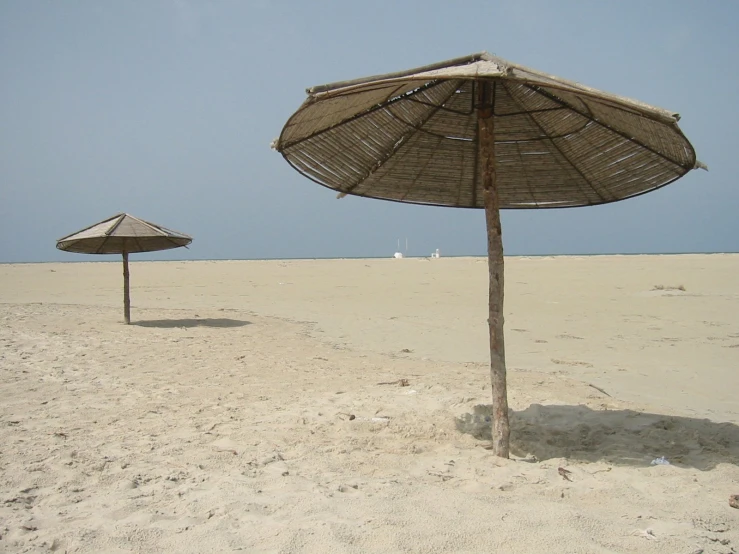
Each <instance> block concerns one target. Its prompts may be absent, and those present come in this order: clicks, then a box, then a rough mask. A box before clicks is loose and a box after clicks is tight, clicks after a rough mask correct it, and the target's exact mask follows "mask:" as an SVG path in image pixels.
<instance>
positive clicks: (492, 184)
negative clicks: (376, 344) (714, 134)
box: [273, 53, 705, 457]
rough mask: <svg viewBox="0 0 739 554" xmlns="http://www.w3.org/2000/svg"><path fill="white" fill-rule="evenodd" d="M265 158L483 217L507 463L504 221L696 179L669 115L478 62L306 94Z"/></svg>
mask: <svg viewBox="0 0 739 554" xmlns="http://www.w3.org/2000/svg"><path fill="white" fill-rule="evenodd" d="M307 93H308V98H307V99H306V100H305V102H304V103H303V105H302V106H301V107H300V109H298V111H297V112H296V113H295V114H294V115H293V116H292V117H291V118H290V119H289V120H288V122H287V124H286V125H285V127H284V128H283V130H282V133H281V135H280V137H279V139H277V141H276V142H275V143H274V144H273V146H274V148H276V149H277V150H278V151H280V152H281V153H282V155H283V156H284V157H285V159H286V160H287V161H288V163H289V164H290V165H292V166H293V167H294V168H295V169H296V170H297V171H299V172H300V173H302V174H304V175H305V176H307V177H309V178H310V179H312V180H314V181H316V182H317V183H319V184H321V185H324V186H326V187H328V188H331V189H334V190H337V191H339V193H340V194H339V197H342V196H344V195H346V194H353V195H357V196H367V197H372V198H381V199H385V200H394V201H397V202H410V203H415V204H429V205H434V206H452V207H460V208H484V209H485V217H486V222H487V232H488V261H489V268H490V318H489V325H490V355H491V378H492V387H493V420H494V423H493V443H494V445H493V451H494V452H495V453H496V454H497V455H499V456H505V457H507V456H508V452H509V440H508V438H509V434H510V430H509V425H508V400H507V394H506V373H505V350H504V342H503V243H502V240H501V228H500V214H499V211H500V209H501V208H504V209H506V208H507V209H522V208H566V207H576V206H593V205H596V204H605V203H608V202H615V201H617V200H623V199H625V198H631V197H634V196H638V195H640V194H644V193H646V192H649V191H652V190H655V189H658V188H660V187H662V186H664V185H667V184H669V183H671V182H673V181H675V180H676V179H679V178H680V177H682V176H683V175H685V174H686V173H687V172H688V171H690V170H691V169H694V168H696V167H704V168H705V166H703V164H701V163H700V162H698V161H697V160H696V156H695V151H694V150H693V147H692V146H691V145H690V143H689V142H688V140H687V139H686V138H685V136H684V135H683V133H682V132H681V131H680V129H679V128H678V126H677V121H678V119H679V117H678V116H677V115H676V114H673V113H672V112H668V111H665V110H662V109H660V108H655V107H653V106H648V105H647V104H643V103H641V102H637V101H635V100H630V99H628V98H623V97H621V96H616V95H613V94H608V93H605V92H601V91H599V90H595V89H592V88H589V87H586V86H583V85H580V84H578V83H574V82H572V81H565V80H564V79H560V78H558V77H553V76H551V75H547V74H545V73H541V72H539V71H535V70H533V69H528V68H525V67H522V66H520V65H517V64H514V63H511V62H508V61H506V60H503V59H501V58H498V57H495V56H491V55H490V54H487V53H481V54H475V55H472V56H468V57H465V58H459V59H455V60H450V61H447V62H442V63H439V64H434V65H430V66H426V67H421V68H417V69H411V70H409V71H403V72H399V73H391V74H388V75H381V76H375V77H368V78H364V79H358V80H354V81H345V82H340V83H334V84H330V85H324V86H318V87H313V88H310V89H308V90H307Z"/></svg>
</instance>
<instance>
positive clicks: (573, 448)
mask: <svg viewBox="0 0 739 554" xmlns="http://www.w3.org/2000/svg"><path fill="white" fill-rule="evenodd" d="M490 414H491V406H490V405H478V406H475V407H474V408H473V411H472V413H467V414H463V415H461V416H460V417H457V418H455V424H456V427H457V430H458V431H459V432H461V433H466V434H470V435H472V436H474V437H475V438H477V439H479V440H486V441H487V440H491V417H490ZM510 424H511V453H512V454H514V455H516V456H521V457H525V456H529V455H533V456H535V457H536V458H537V459H538V460H540V461H541V460H547V459H550V458H569V459H571V460H579V461H584V462H606V463H610V464H614V465H632V466H639V467H645V466H649V465H650V462H651V461H652V460H653V459H655V458H659V457H661V456H664V457H665V458H667V460H668V461H670V463H672V464H674V465H677V466H678V467H692V468H695V469H699V470H703V471H706V470H710V469H713V468H714V467H715V466H716V465H717V464H720V463H731V464H738V463H739V426H737V425H735V424H733V423H716V422H713V421H710V420H708V419H696V418H690V417H680V416H670V415H663V414H652V413H647V412H637V411H634V410H592V409H590V408H588V407H587V406H568V405H541V404H532V405H531V406H529V407H528V408H526V409H525V410H521V411H518V412H516V411H513V410H511V412H510Z"/></svg>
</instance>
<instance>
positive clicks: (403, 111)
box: [274, 52, 702, 209]
mask: <svg viewBox="0 0 739 554" xmlns="http://www.w3.org/2000/svg"><path fill="white" fill-rule="evenodd" d="M483 83H485V84H488V85H489V86H490V88H491V91H490V94H491V98H490V105H491V107H492V117H493V122H492V124H493V127H494V128H495V158H496V159H495V163H496V182H497V189H498V195H499V202H500V207H501V208H504V209H505V208H564V207H574V206H591V205H595V204H603V203H607V202H613V201H616V200H623V199H625V198H630V197H633V196H637V195H640V194H644V193H646V192H649V191H652V190H655V189H657V188H660V187H662V186H664V185H666V184H668V183H671V182H673V181H674V180H676V179H678V178H679V177H681V176H683V175H684V174H685V173H687V172H688V171H690V170H691V169H693V168H695V167H696V166H700V165H702V164H700V163H699V162H697V161H696V155H695V151H694V150H693V147H692V146H691V145H690V142H688V140H687V139H686V138H685V136H684V135H683V133H682V132H681V131H680V129H679V128H678V126H677V121H678V119H679V116H678V115H677V114H675V113H673V112H669V111H666V110H663V109H660V108H656V107H653V106H649V105H647V104H644V103H641V102H638V101H635V100H631V99H628V98H624V97H622V96H617V95H614V94H609V93H606V92H602V91H599V90H596V89H593V88H590V87H586V86H584V85H581V84H578V83H575V82H572V81H567V80H564V79H560V78H558V77H554V76H552V75H547V74H545V73H542V72H540V71H536V70H533V69H529V68H526V67H523V66H520V65H517V64H515V63H512V62H509V61H506V60H503V59H501V58H498V57H496V56H492V55H490V54H487V53H485V52H483V53H480V54H474V55H472V56H467V57H464V58H458V59H454V60H450V61H447V62H442V63H439V64H434V65H430V66H426V67H421V68H417V69H411V70H408V71H403V72H399V73H392V74H388V75H381V76H376V77H368V78H364V79H358V80H354V81H344V82H340V83H334V84H330V85H324V86H317V87H313V88H310V89H308V90H307V93H308V98H307V100H306V101H305V102H304V104H303V105H302V106H301V107H300V109H299V110H298V111H297V112H296V113H295V114H294V115H293V116H292V117H291V118H290V120H289V121H288V122H287V124H286V125H285V127H284V129H283V130H282V133H281V135H280V137H279V139H278V140H277V142H276V143H275V145H274V146H275V148H276V149H277V150H279V151H280V152H281V153H282V154H283V156H284V157H285V159H286V160H287V161H288V162H289V163H290V164H291V165H292V166H293V167H294V168H295V169H296V170H298V171H299V172H301V173H303V174H304V175H306V176H307V177H309V178H311V179H313V180H314V181H317V182H318V183H320V184H322V185H324V186H327V187H329V188H331V189H334V190H337V191H339V192H340V193H343V194H353V195H357V196H368V197H372V198H382V199H386V200H395V201H400V202H410V203H418V204H431V205H440V206H454V207H465V208H483V207H484V202H483V188H484V186H483V182H482V181H483V179H482V175H481V173H480V172H481V166H480V164H479V150H478V140H477V134H478V113H477V112H478V107H479V106H480V90H481V87H482V84H483Z"/></svg>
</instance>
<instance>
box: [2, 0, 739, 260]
mask: <svg viewBox="0 0 739 554" xmlns="http://www.w3.org/2000/svg"><path fill="white" fill-rule="evenodd" d="M738 22H739V3H735V2H730V1H728V0H726V1H719V0H716V1H708V2H700V3H699V2H689V1H683V0H675V1H650V2H643V1H633V0H625V1H621V2H587V1H584V0H583V1H562V2H556V3H555V2H549V1H548V0H503V1H495V0H486V1H481V0H470V1H467V2H464V1H463V2H449V1H445V2H441V1H435V0H429V1H424V2H416V1H414V2H404V1H401V0H397V1H394V2H390V1H383V0H379V1H376V2H355V1H352V0H343V1H325V0H314V1H312V2H303V1H300V0H295V1H279V0H272V1H268V0H239V1H237V0H212V1H208V0H200V1H197V0H149V1H145V2H144V1H142V2H124V1H120V0H119V1H110V2H99V1H97V0H65V1H64V2H53V1H51V0H5V1H3V2H0V262H21V261H73V260H87V261H92V260H93V259H95V258H92V257H90V256H84V255H73V254H68V253H65V252H59V251H57V250H56V249H55V240H56V239H57V238H59V237H61V236H64V235H67V234H69V233H71V232H74V231H76V230H78V229H80V228H82V227H85V226H88V225H91V224H92V223H95V222H97V221H99V220H102V219H104V218H106V217H109V216H111V215H113V214H116V213H119V212H124V211H125V212H129V213H132V214H133V215H136V216H138V217H141V218H143V219H147V220H150V221H153V222H156V223H158V224H161V225H164V226H167V227H171V228H173V229H177V230H179V231H182V232H185V233H188V234H190V235H192V236H193V237H194V241H193V244H192V245H191V247H190V249H189V250H185V249H177V250H173V251H169V252H160V253H154V254H148V255H140V256H137V259H221V258H228V259H249V258H284V257H300V258H312V257H362V256H367V257H373V256H391V255H392V254H393V252H394V251H395V249H396V246H397V240H398V239H400V240H401V243H402V246H403V248H404V244H405V238H406V237H407V238H408V243H409V249H408V255H428V254H429V253H431V252H432V251H433V250H435V249H436V248H439V249H441V253H442V255H445V254H446V255H481V254H484V253H485V248H486V236H485V222H484V213H483V212H482V211H481V210H464V209H450V208H432V207H424V206H410V205H403V204H397V203H393V202H384V201H379V200H370V199H364V198H356V197H346V198H344V199H342V200H336V194H335V193H334V192H333V191H330V190H327V189H325V188H323V187H320V186H318V185H317V184H315V183H313V182H312V181H310V180H308V179H306V178H305V177H302V176H301V175H299V174H298V173H297V172H296V171H294V170H293V169H292V168H291V167H290V166H289V165H288V164H287V163H286V162H285V161H284V159H283V158H282V156H281V155H279V154H278V153H276V152H274V151H272V150H271V149H270V143H271V141H272V140H273V139H274V138H276V137H277V136H278V135H279V133H280V130H281V129H282V126H283V125H284V123H285V122H286V120H287V119H288V117H289V116H290V115H291V114H292V113H293V112H294V111H295V110H296V109H297V108H298V107H299V106H300V104H301V103H302V101H303V100H304V98H305V88H307V87H309V86H313V85H318V84H323V83H327V82H332V81H338V80H345V79H351V78H355V77H362V76H365V75H372V74H378V73H387V72H391V71H397V70H402V69H408V68H411V67H416V66H419V65H425V64H429V63H433V62H437V61H442V60H445V59H449V58H453V57H457V56H462V55H466V54H471V53H474V52H478V51H482V50H487V51H489V52H491V53H495V54H497V55H499V56H501V57H503V58H507V59H509V60H511V61H515V62H517V63H520V64H523V65H528V66H531V67H534V68H537V69H539V70H542V71H546V72H548V73H552V74H555V75H559V76H561V77H564V78H568V79H572V80H576V81H580V82H582V83H585V84H587V85H590V86H593V87H597V88H600V89H603V90H607V91H609V92H613V93H617V94H622V95H626V96H630V97H633V98H637V99H639V100H642V101H644V102H648V103H650V104H655V105H657V106H660V107H664V108H666V109H670V110H673V111H675V112H677V113H680V114H681V116H682V120H681V121H680V127H681V128H682V130H683V131H684V132H685V134H686V135H687V136H688V138H689V139H690V140H691V142H692V143H693V145H694V147H695V149H696V151H697V153H698V158H699V159H700V160H702V161H703V162H705V163H707V164H708V165H709V167H710V171H709V172H704V171H692V172H690V173H689V174H688V175H687V176H686V177H683V178H682V179H680V180H679V181H677V182H676V183H674V184H672V185H670V186H668V187H665V188H663V189H661V190H659V191H656V192H654V193H650V194H647V195H644V196H641V197H639V198H635V199H631V200H627V201H624V202H618V203H615V204H610V205H606V206H600V207H591V208H576V209H566V210H527V211H515V212H513V211H506V212H504V213H503V236H504V244H505V249H506V253H507V254H557V253H562V254H566V253H583V254H585V253H637V252H641V253H652V252H714V251H724V252H726V251H739V216H738V215H737V213H738V212H739V186H737V179H736V176H735V173H736V165H735V162H736V159H737V157H738V155H739V136H738V133H737V129H739V115H738V111H737V99H738V98H739V71H738V70H737V65H736V60H735V56H736V53H737V52H739V23H738ZM99 259H106V258H99Z"/></svg>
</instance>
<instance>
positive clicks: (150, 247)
mask: <svg viewBox="0 0 739 554" xmlns="http://www.w3.org/2000/svg"><path fill="white" fill-rule="evenodd" d="M191 242H192V237H190V236H188V235H186V234H184V233H180V232H178V231H172V230H171V229H167V228H166V227H161V226H159V225H155V224H154V223H149V222H148V221H144V220H143V219H139V218H137V217H134V216H132V215H130V214H125V213H124V214H118V215H114V216H113V217H110V218H108V219H106V220H104V221H101V222H100V223H95V224H94V225H91V226H90V227H87V228H85V229H82V230H81V231H77V232H76V233H73V234H71V235H68V236H66V237H64V238H61V239H59V240H58V241H57V242H56V247H57V248H58V249H59V250H65V251H67V252H80V253H82V254H123V316H124V318H125V320H126V323H127V324H128V323H131V298H130V296H129V292H128V255H129V254H132V253H135V252H154V251H156V250H169V249H170V248H178V247H180V246H187V245H188V244H190V243H191Z"/></svg>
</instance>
